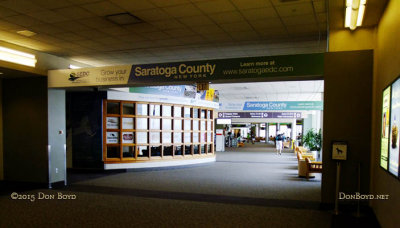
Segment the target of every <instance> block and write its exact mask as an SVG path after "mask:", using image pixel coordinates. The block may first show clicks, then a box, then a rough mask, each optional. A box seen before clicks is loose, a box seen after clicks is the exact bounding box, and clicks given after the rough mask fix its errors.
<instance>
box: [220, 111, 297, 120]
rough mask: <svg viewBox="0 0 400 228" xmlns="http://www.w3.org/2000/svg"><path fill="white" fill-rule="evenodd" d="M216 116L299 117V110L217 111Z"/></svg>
mask: <svg viewBox="0 0 400 228" xmlns="http://www.w3.org/2000/svg"><path fill="white" fill-rule="evenodd" d="M218 118H287V119H297V118H301V112H219V113H218Z"/></svg>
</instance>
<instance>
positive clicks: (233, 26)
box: [220, 22, 252, 32]
mask: <svg viewBox="0 0 400 228" xmlns="http://www.w3.org/2000/svg"><path fill="white" fill-rule="evenodd" d="M220 26H221V28H222V29H224V30H225V31H227V32H240V31H249V30H252V27H251V26H250V25H249V23H247V22H236V23H230V24H220Z"/></svg>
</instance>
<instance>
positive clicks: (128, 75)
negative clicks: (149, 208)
mask: <svg viewBox="0 0 400 228" xmlns="http://www.w3.org/2000/svg"><path fill="white" fill-rule="evenodd" d="M323 68H324V54H323V53H318V54H301V55H282V56H266V57H249V58H234V59H216V60H203V61H188V62H174V63H157V64H139V65H122V66H109V67H97V68H81V69H67V70H50V71H49V73H48V86H49V87H50V88H59V87H79V86H137V85H143V84H169V85H175V84H177V83H180V84H188V83H192V82H202V81H204V82H213V81H226V80H236V81H257V80H262V79H267V78H273V77H308V78H316V77H322V76H323Z"/></svg>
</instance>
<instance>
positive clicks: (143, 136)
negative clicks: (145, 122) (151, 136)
mask: <svg viewBox="0 0 400 228" xmlns="http://www.w3.org/2000/svg"><path fill="white" fill-rule="evenodd" d="M136 137H137V138H136V142H137V143H138V144H146V143H149V142H148V141H147V132H136Z"/></svg>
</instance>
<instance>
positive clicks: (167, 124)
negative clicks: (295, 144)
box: [162, 119, 172, 130]
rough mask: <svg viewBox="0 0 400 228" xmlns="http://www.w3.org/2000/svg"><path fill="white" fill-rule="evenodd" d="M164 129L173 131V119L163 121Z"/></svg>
mask: <svg viewBox="0 0 400 228" xmlns="http://www.w3.org/2000/svg"><path fill="white" fill-rule="evenodd" d="M162 129H163V130H172V120H171V119H163V120H162Z"/></svg>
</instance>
